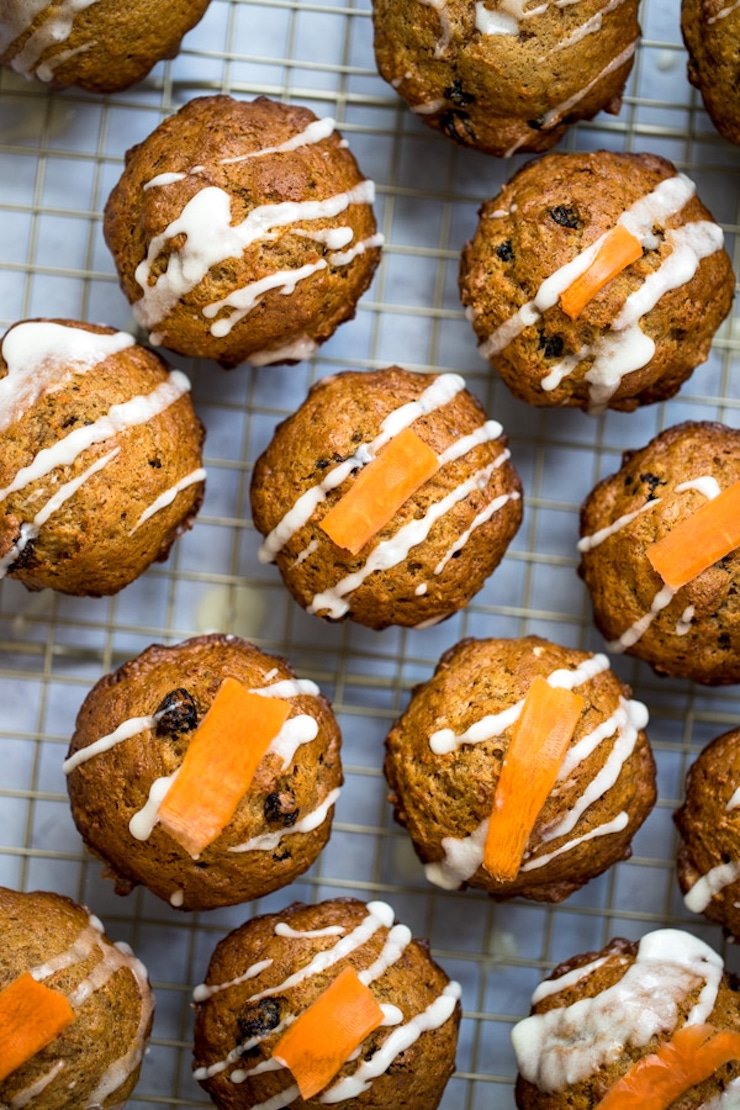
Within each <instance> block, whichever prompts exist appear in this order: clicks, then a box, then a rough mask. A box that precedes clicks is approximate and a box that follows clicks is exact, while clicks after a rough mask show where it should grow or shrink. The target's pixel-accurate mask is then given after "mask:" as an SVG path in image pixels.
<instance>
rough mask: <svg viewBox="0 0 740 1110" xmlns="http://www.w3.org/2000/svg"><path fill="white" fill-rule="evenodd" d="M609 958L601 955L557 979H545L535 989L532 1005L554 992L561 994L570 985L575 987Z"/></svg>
mask: <svg viewBox="0 0 740 1110" xmlns="http://www.w3.org/2000/svg"><path fill="white" fill-rule="evenodd" d="M607 959H608V957H607V956H599V958H598V959H596V960H591V962H590V963H588V964H582V965H581V966H580V967H574V968H573V970H572V971H566V972H565V974H564V975H559V976H558V977H557V979H543V980H542V982H541V983H540V984H539V986H537V987H535V989H534V993H533V995H532V1005H533V1006H536V1005H537V1003H538V1002H541V1001H542V999H543V998H550V997H551V996H552V995H553V994H560V992H561V991H564V990H567V989H568V987H574V986H575V985H576V983H580V981H581V979H585V978H586V976H587V975H590V974H591V972H592V971H597V970H598V968H600V967H601V966H602V965H603V964H605V963H606V961H607Z"/></svg>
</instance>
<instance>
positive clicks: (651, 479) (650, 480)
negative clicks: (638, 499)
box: [640, 472, 668, 501]
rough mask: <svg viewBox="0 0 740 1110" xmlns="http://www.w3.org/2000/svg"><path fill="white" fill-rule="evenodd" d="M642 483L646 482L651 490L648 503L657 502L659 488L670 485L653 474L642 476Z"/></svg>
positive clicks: (648, 473)
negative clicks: (656, 493)
mask: <svg viewBox="0 0 740 1110" xmlns="http://www.w3.org/2000/svg"><path fill="white" fill-rule="evenodd" d="M640 481H641V482H644V483H645V485H646V486H648V487H649V489H650V492H649V493H648V501H654V500H655V491H656V489H657V488H658V486H667V485H668V483H667V482H666V481H665V479H663V478H659V477H658V475H657V474H651V473H650V472H647V473H646V474H641V475H640Z"/></svg>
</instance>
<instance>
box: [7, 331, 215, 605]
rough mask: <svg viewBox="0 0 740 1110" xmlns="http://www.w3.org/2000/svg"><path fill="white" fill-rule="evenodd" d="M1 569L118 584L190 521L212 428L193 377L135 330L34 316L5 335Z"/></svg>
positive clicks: (40, 581) (78, 590)
mask: <svg viewBox="0 0 740 1110" xmlns="http://www.w3.org/2000/svg"><path fill="white" fill-rule="evenodd" d="M0 436H1V437H2V440H1V442H2V451H1V452H0V578H2V577H4V576H5V575H6V574H7V575H9V576H10V577H11V578H16V579H17V580H18V581H19V582H22V583H23V584H24V585H25V586H27V587H28V588H29V589H31V590H40V589H43V588H44V587H50V588H51V589H54V590H59V591H61V592H62V593H67V594H87V595H90V596H93V597H98V596H100V595H102V594H114V593H116V592H117V591H118V590H120V589H122V588H123V587H124V586H127V585H128V584H129V582H133V580H134V579H135V578H138V576H139V575H140V574H142V573H143V572H144V571H145V570H146V568H147V567H148V566H149V564H150V563H152V562H153V561H154V560H160V561H161V560H163V559H166V558H167V555H168V554H169V550H170V547H171V546H172V543H173V542H174V540H175V539H177V537H178V536H179V535H181V534H182V533H183V532H185V531H187V529H188V528H190V526H191V524H192V522H193V520H194V519H195V515H196V513H197V511H198V509H199V508H200V503H201V501H202V499H203V489H204V484H203V483H204V480H205V476H206V473H205V470H204V469H203V466H202V447H203V436H204V430H203V426H202V424H201V422H200V421H199V420H198V417H197V416H196V415H195V412H194V410H193V405H192V402H191V400H190V382H189V381H188V379H187V378H186V377H185V375H184V374H182V373H180V371H179V370H173V371H171V372H170V368H169V366H168V365H167V363H165V362H164V361H163V360H162V359H161V358H159V357H158V356H157V355H155V354H154V353H153V352H152V351H147V350H145V348H144V347H139V346H137V345H136V343H135V341H134V339H133V337H132V336H130V335H127V334H126V333H125V332H116V331H114V330H113V329H112V328H105V327H99V326H97V325H94V324H82V323H79V322H78V321H74V320H23V321H21V322H20V323H18V324H14V325H13V327H11V328H10V329H9V331H7V332H6V334H5V336H4V338H3V339H2V340H1V341H0Z"/></svg>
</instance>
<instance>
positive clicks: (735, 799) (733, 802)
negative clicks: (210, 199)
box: [725, 786, 740, 812]
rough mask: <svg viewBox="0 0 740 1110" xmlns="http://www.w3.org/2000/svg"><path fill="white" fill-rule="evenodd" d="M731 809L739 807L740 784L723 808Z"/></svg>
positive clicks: (728, 810)
mask: <svg viewBox="0 0 740 1110" xmlns="http://www.w3.org/2000/svg"><path fill="white" fill-rule="evenodd" d="M733 809H740V786H738V788H737V790H736V791H735V793H734V794H733V795H732V797H731V798H730V800H729V802H728V803H727V805H726V806H725V810H726V811H727V812H730V811H731V810H733Z"/></svg>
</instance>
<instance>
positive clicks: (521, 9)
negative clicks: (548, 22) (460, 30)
mask: <svg viewBox="0 0 740 1110" xmlns="http://www.w3.org/2000/svg"><path fill="white" fill-rule="evenodd" d="M528 2H529V0H500V3H499V5H498V7H497V8H496V9H495V10H492V9H491V8H487V7H486V5H485V3H482V2H481V0H479V2H478V3H477V4H476V5H475V26H476V29H477V30H478V31H480V33H481V34H482V35H518V34H519V24H520V22H521V20H523V19H532V17H533V16H536V15H542V13H543V12H546V11H547V9H548V7H549V0H545V2H544V4H536V5H535V7H533V8H528V7H527V4H528Z"/></svg>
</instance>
